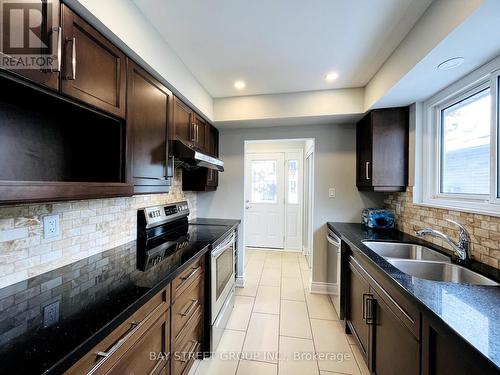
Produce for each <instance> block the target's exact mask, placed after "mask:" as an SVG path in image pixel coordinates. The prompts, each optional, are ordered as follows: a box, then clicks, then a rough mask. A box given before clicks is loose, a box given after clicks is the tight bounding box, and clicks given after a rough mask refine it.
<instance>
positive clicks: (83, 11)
mask: <svg viewBox="0 0 500 375" xmlns="http://www.w3.org/2000/svg"><path fill="white" fill-rule="evenodd" d="M66 3H67V4H68V5H70V7H72V8H73V9H75V10H76V11H77V13H78V14H79V15H81V16H83V18H85V19H86V20H87V21H88V22H90V23H91V24H92V25H93V26H94V27H96V28H97V29H98V30H99V31H101V32H102V33H103V34H104V35H106V36H107V37H108V38H109V39H110V40H112V41H113V42H114V43H115V44H116V45H117V46H118V47H120V48H121V49H122V50H123V51H124V52H125V53H127V54H128V55H129V56H131V57H132V58H134V59H135V60H138V61H140V62H145V63H146V64H147V65H149V67H150V68H152V70H154V71H155V72H156V73H157V75H159V76H160V77H162V78H163V80H165V81H166V82H168V86H169V88H170V89H171V90H172V91H174V92H175V93H176V94H180V96H181V97H182V98H184V99H185V100H186V101H187V102H188V103H190V104H191V105H192V106H193V107H195V108H196V109H198V110H199V111H200V112H202V113H203V114H204V115H205V116H207V117H208V118H209V119H210V120H211V119H212V118H213V100H212V97H211V96H210V95H209V94H208V92H207V91H206V90H205V89H204V88H203V87H202V86H201V84H200V83H199V82H198V81H197V79H196V78H195V77H194V76H193V74H192V73H191V72H190V71H189V70H188V69H187V67H186V66H185V65H184V63H183V62H182V60H181V59H180V58H179V57H178V56H177V55H176V54H175V52H174V51H173V50H172V49H171V48H170V46H169V45H168V44H167V42H165V40H164V39H163V38H162V37H161V35H160V34H159V33H158V31H157V30H156V29H155V28H154V27H153V26H152V25H151V24H150V23H149V22H148V21H147V20H146V18H145V17H144V16H143V14H142V13H141V11H140V10H139V9H138V8H137V7H136V6H135V4H134V3H133V2H132V1H131V0H67V1H66ZM147 68H148V67H146V69H147ZM147 70H149V71H150V72H151V73H153V71H152V70H151V69H147Z"/></svg>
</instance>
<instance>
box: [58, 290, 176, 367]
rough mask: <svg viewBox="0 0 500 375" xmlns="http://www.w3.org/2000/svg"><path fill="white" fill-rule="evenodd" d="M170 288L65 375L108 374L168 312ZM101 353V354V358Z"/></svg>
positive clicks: (131, 317) (138, 311)
mask: <svg viewBox="0 0 500 375" xmlns="http://www.w3.org/2000/svg"><path fill="white" fill-rule="evenodd" d="M169 301H170V285H169V286H168V287H167V288H165V289H164V290H162V291H161V292H159V293H157V294H156V295H155V296H154V297H153V298H151V299H150V300H149V301H148V302H147V303H146V304H145V305H144V306H142V307H141V308H140V309H139V310H137V311H136V312H135V313H134V314H132V316H130V317H129V318H128V319H127V320H126V321H125V322H123V323H122V324H121V325H120V326H119V327H118V328H116V329H115V330H114V331H113V332H111V333H110V334H109V335H108V336H107V337H106V338H105V339H103V340H102V341H101V342H100V343H99V344H97V345H96V346H95V347H93V348H92V350H90V351H89V352H88V353H87V354H86V355H84V356H83V357H82V358H81V359H80V360H79V361H78V362H77V363H76V364H74V365H73V366H72V367H71V368H70V369H69V370H68V371H66V373H65V374H66V375H82V374H89V373H91V374H106V373H107V371H109V370H110V369H111V367H112V366H113V365H115V363H116V362H117V361H118V360H119V358H120V357H121V356H122V355H124V353H126V352H127V351H128V350H129V349H130V348H131V347H132V346H133V345H134V344H135V342H136V341H137V340H138V339H139V338H140V337H141V336H142V335H143V334H144V333H145V332H147V331H148V330H149V329H150V327H152V326H153V324H155V323H156V322H157V320H158V319H160V317H161V316H164V315H165V314H166V312H167V310H168V308H169ZM98 353H99V354H98Z"/></svg>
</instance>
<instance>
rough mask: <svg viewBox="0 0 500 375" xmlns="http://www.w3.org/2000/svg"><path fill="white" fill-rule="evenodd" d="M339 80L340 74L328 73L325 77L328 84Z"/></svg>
mask: <svg viewBox="0 0 500 375" xmlns="http://www.w3.org/2000/svg"><path fill="white" fill-rule="evenodd" d="M337 78H339V75H338V73H335V72H331V73H328V74H327V75H326V77H325V79H326V80H327V82H332V81H335V80H336V79H337Z"/></svg>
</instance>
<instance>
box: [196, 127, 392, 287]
mask: <svg viewBox="0 0 500 375" xmlns="http://www.w3.org/2000/svg"><path fill="white" fill-rule="evenodd" d="M297 138H315V141H316V151H315V180H314V185H315V201H314V220H313V231H314V264H313V281H317V282H326V277H327V272H326V264H327V262H326V260H327V258H326V256H327V254H326V239H325V236H326V222H327V221H345V222H360V217H361V210H362V209H363V208H365V207H372V206H382V205H383V196H382V195H380V194H377V193H360V192H358V190H357V188H356V166H355V164H356V143H355V142H356V141H355V138H356V137H355V126H354V124H351V125H321V126H293V127H279V128H278V127H274V128H266V129H227V130H222V131H221V133H220V157H221V159H222V160H224V162H225V165H224V168H225V172H223V173H220V176H219V187H218V189H217V191H215V192H209V193H199V194H198V216H199V217H221V218H235V219H241V220H243V218H244V202H243V200H244V197H243V195H244V184H243V176H244V142H245V140H269V139H297ZM329 187H335V188H336V192H337V197H336V198H335V199H330V198H328V188H329ZM242 229H243V225H241V226H240V232H239V243H238V246H239V249H240V254H241V251H242V249H243V243H244V239H243V235H244V233H243V230H242ZM243 269H244V265H243V262H242V257H240V262H239V264H238V273H239V274H240V275H241V274H242V273H243Z"/></svg>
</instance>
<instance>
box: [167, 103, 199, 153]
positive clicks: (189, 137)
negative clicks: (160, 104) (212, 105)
mask: <svg viewBox="0 0 500 375" xmlns="http://www.w3.org/2000/svg"><path fill="white" fill-rule="evenodd" d="M193 116H194V113H193V111H192V110H191V108H189V107H188V106H187V105H186V104H184V103H183V102H182V100H180V99H179V98H178V97H176V96H174V105H173V116H172V139H179V140H182V141H185V142H187V143H189V144H190V145H191V144H193V143H194V138H193V136H194V134H193V131H192V127H193Z"/></svg>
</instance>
